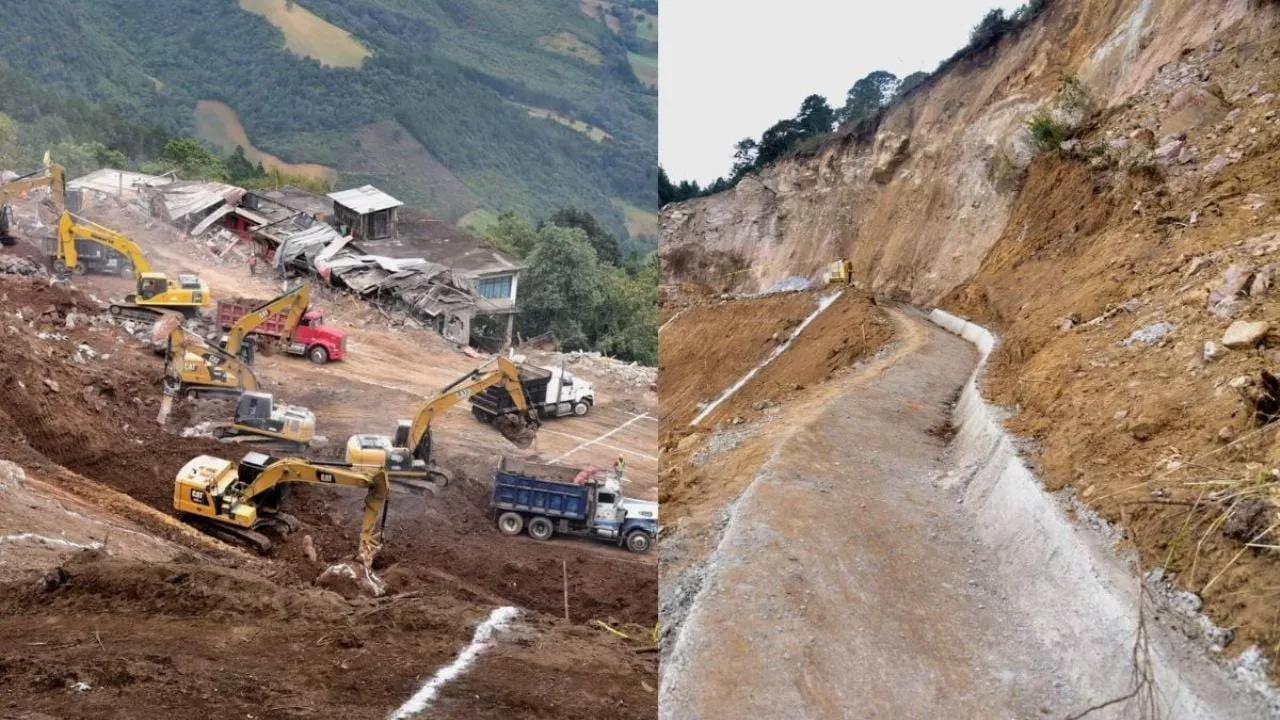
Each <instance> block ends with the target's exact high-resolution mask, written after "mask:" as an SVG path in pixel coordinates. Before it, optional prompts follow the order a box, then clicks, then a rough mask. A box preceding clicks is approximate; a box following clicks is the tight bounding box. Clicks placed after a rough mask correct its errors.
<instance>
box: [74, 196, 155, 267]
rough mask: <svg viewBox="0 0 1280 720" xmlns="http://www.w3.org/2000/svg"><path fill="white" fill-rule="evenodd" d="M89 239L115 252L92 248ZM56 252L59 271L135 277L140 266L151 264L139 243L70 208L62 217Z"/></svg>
mask: <svg viewBox="0 0 1280 720" xmlns="http://www.w3.org/2000/svg"><path fill="white" fill-rule="evenodd" d="M85 241H87V242H88V243H92V244H94V245H97V246H99V247H100V248H105V249H107V250H109V251H111V252H108V253H102V252H97V253H94V252H91V250H92V249H93V248H91V247H86V242H85ZM52 255H53V269H54V270H55V271H57V272H71V273H75V274H76V275H84V274H85V273H88V272H93V273H103V274H112V275H119V276H120V277H123V278H129V279H132V278H133V276H134V274H135V273H136V272H137V270H138V268H147V269H150V267H151V265H150V263H148V262H147V258H146V256H144V255H143V254H142V248H140V247H138V244H137V243H135V242H134V241H132V240H130V239H129V238H127V237H125V236H124V235H121V234H120V233H118V232H116V231H115V230H112V229H111V228H108V227H103V226H102V225H98V224H97V223H94V222H90V221H89V220H86V219H84V218H82V217H80V216H78V215H76V214H74V213H72V212H69V211H67V210H63V211H62V215H61V217H59V218H58V235H57V238H56V239H55V242H54V247H53V253H52ZM117 255H118V256H120V257H116V256H117ZM113 260H115V261H116V262H113Z"/></svg>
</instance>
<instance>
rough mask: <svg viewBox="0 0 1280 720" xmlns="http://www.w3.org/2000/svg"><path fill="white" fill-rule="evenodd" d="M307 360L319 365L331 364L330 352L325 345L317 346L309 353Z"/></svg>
mask: <svg viewBox="0 0 1280 720" xmlns="http://www.w3.org/2000/svg"><path fill="white" fill-rule="evenodd" d="M307 359H308V360H310V361H311V362H313V363H315V364H317V365H323V364H325V363H327V362H329V351H328V350H325V349H324V346H323V345H317V346H315V347H313V348H311V349H310V350H308V351H307Z"/></svg>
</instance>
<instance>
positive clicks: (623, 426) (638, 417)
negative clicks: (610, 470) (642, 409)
mask: <svg viewBox="0 0 1280 720" xmlns="http://www.w3.org/2000/svg"><path fill="white" fill-rule="evenodd" d="M645 418H649V419H650V420H652V419H653V418H651V417H649V416H648V415H647V414H646V415H635V416H633V417H632V418H631V419H630V420H628V421H626V422H624V423H622V424H621V425H619V426H618V427H616V428H614V429H612V430H610V431H609V432H607V433H605V434H603V435H601V436H600V437H598V438H596V439H595V440H588V441H586V442H584V443H582V444H581V445H579V446H578V447H576V448H574V449H572V450H570V451H569V452H567V453H565V454H563V455H561V456H560V457H558V458H556V459H555V460H552V461H551V462H560V461H561V460H563V459H565V458H567V457H569V456H570V455H572V454H574V453H576V452H578V451H579V450H581V449H583V448H585V447H589V446H591V445H595V444H596V443H598V442H600V441H601V440H604V439H605V438H607V437H609V436H610V435H613V434H615V433H618V432H621V431H622V430H624V429H626V428H627V427H628V426H630V425H631V424H632V423H635V422H637V421H640V420H643V419H645Z"/></svg>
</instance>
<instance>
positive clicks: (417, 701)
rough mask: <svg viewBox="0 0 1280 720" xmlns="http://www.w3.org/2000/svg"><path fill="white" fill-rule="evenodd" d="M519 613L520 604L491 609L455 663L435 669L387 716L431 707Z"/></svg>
mask: <svg viewBox="0 0 1280 720" xmlns="http://www.w3.org/2000/svg"><path fill="white" fill-rule="evenodd" d="M519 614H520V610H519V609H518V608H513V607H500V608H495V609H494V611H493V612H491V613H489V619H488V620H485V621H484V622H482V623H480V627H478V628H476V634H475V635H474V636H473V637H472V638H471V644H470V645H467V646H466V647H465V648H463V649H462V652H460V653H458V657H457V658H455V659H454V661H453V662H452V663H449V664H448V665H446V666H445V667H442V668H440V669H439V670H438V671H436V674H435V675H433V676H432V677H431V679H430V680H428V681H427V682H426V684H425V685H423V686H422V687H421V688H419V689H418V692H416V693H414V694H413V697H411V698H409V699H408V700H406V701H405V703H404V704H403V705H401V706H400V707H398V708H396V710H395V712H393V713H391V714H390V715H388V716H387V718H388V720H408V718H411V717H413V716H414V715H417V714H418V713H420V712H422V711H423V710H426V709H427V708H428V707H430V706H431V701H432V700H435V698H436V693H438V692H440V688H442V687H444V686H445V684H447V683H448V682H450V681H451V680H455V679H457V677H458V676H459V675H461V674H462V673H464V672H466V670H467V668H469V667H471V664H472V663H474V662H475V661H476V658H477V657H479V656H480V653H481V652H483V651H484V649H485V648H487V647H489V646H490V645H491V643H490V640H491V639H492V638H493V634H494V633H495V632H497V631H498V630H505V629H506V628H507V626H508V625H509V624H510V623H511V621H512V620H513V619H514V618H515V617H516V616H517V615H519Z"/></svg>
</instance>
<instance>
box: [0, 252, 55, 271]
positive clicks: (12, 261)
mask: <svg viewBox="0 0 1280 720" xmlns="http://www.w3.org/2000/svg"><path fill="white" fill-rule="evenodd" d="M44 274H45V271H44V268H42V267H40V266H39V265H38V264H36V263H35V262H32V261H31V260H28V259H27V258H24V257H15V256H12V255H4V256H0V275H44Z"/></svg>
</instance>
